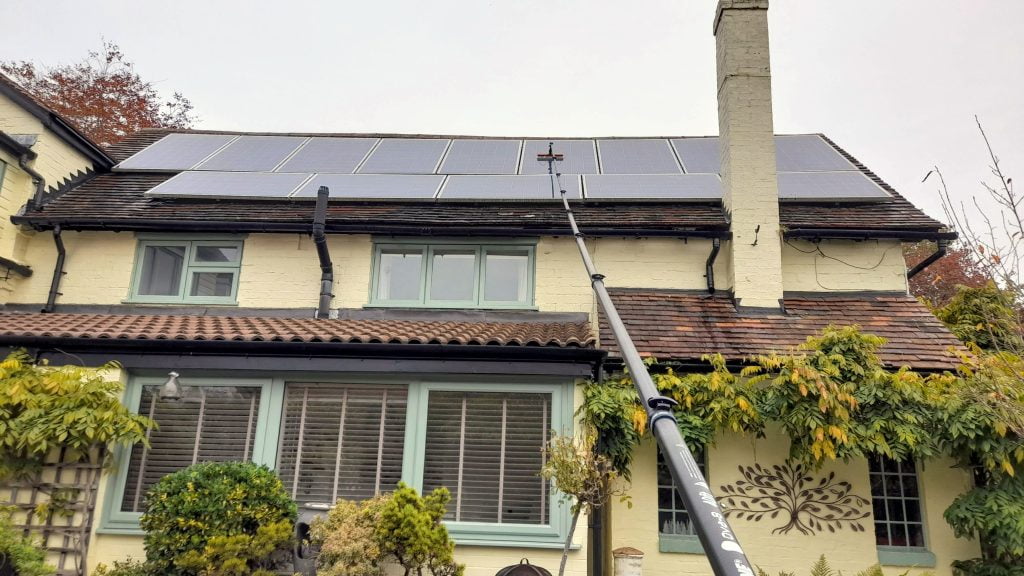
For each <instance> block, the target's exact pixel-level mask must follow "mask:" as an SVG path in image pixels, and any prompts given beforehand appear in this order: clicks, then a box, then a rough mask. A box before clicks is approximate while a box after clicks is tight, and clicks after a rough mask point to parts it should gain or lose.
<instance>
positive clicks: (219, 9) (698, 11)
mask: <svg viewBox="0 0 1024 576" xmlns="http://www.w3.org/2000/svg"><path fill="white" fill-rule="evenodd" d="M714 7H715V0H642V1H641V0H634V1H633V2H624V1H622V0H572V1H567V0H544V1H540V0H505V1H499V0H491V1H483V0H433V1H422V0H419V1H417V0H400V1H399V0H370V1H353V0H348V1H341V2H339V1H334V2H326V1H324V2H309V1H296V0H292V1H290V2H281V1H276V2H266V1H262V0H259V1H256V0H245V1H226V0H204V1H193V0H189V1H184V0H176V1H174V2H158V3H157V2H152V3H151V2H146V1H142V0H133V1H124V2H116V1H101V0H91V1H88V2H83V1H79V0H68V1H50V0H4V20H5V21H6V22H7V25H6V26H5V27H4V33H3V34H2V35H0V58H3V59H28V60H34V61H36V62H40V63H43V64H57V63H62V62H69V61H73V60H77V59H80V58H81V57H83V56H84V55H85V53H86V52H88V51H89V50H95V49H98V48H99V46H100V43H101V39H102V38H106V39H107V40H111V41H114V42H116V43H118V44H120V45H121V48H122V49H123V50H124V52H125V53H126V55H127V56H128V58H129V59H131V60H133V61H134V62H135V63H136V65H137V69H138V71H139V72H140V73H141V75H142V76H143V77H144V78H145V79H147V80H152V81H154V82H156V83H157V86H158V87H159V89H160V90H162V91H164V92H166V93H170V92H173V91H180V92H182V93H183V94H185V95H186V96H187V97H188V98H190V99H191V100H192V102H193V104H194V105H195V108H196V112H198V114H199V116H200V122H199V124H198V125H197V127H201V128H209V129H232V130H268V131H295V132H298V131H315V132H405V133H447V134H479V135H515V136H602V135H707V134H716V133H717V132H718V120H717V116H716V115H717V108H716V102H715V62H714V37H713V36H712V34H711V24H712V17H713V14H714ZM1022 22H1024V1H1021V0H985V1H982V0H970V1H965V0H899V1H893V0H857V1H855V2H850V1H847V2H840V1H827V2H823V1H817V0H772V2H771V9H770V10H769V23H770V28H771V54H772V67H773V89H774V104H775V129H776V132H780V133H800V132H823V133H825V134H827V135H829V136H830V137H832V138H833V139H834V140H835V141H836V142H837V143H838V144H839V145H840V146H843V147H844V148H846V149H847V150H848V151H849V152H850V153H852V154H853V155H854V156H856V157H857V158H859V159H860V160H861V161H863V162H864V163H865V164H867V165H868V166H869V167H870V168H872V169H873V170H874V171H876V172H877V173H878V174H879V175H881V176H882V178H884V179H885V180H887V181H888V182H889V183H890V184H892V185H893V186H894V187H896V189H897V190H899V191H901V192H902V193H903V194H905V195H906V196H908V197H909V198H910V199H911V200H912V201H914V202H915V203H916V204H918V205H919V206H921V207H923V208H925V209H926V210H927V211H928V212H929V213H930V214H932V215H935V216H941V209H940V208H939V204H938V200H937V196H936V193H935V186H934V184H933V183H932V182H931V181H929V182H928V183H925V184H922V183H921V182H920V181H921V178H922V177H923V176H924V174H925V173H926V172H927V171H928V170H929V169H930V168H931V167H932V166H934V165H938V166H939V167H940V168H941V169H942V170H943V171H944V172H945V174H946V175H947V179H948V181H949V182H950V184H951V187H952V188H953V189H954V192H955V193H957V194H959V195H960V196H962V197H964V198H967V197H969V195H970V194H972V193H975V192H977V191H979V190H980V187H979V185H978V181H979V180H980V179H982V178H985V177H986V176H987V175H988V172H987V159H986V155H985V151H984V147H983V143H982V141H981V138H980V136H979V134H978V132H977V128H976V127H975V125H974V115H975V114H977V115H978V116H979V117H980V118H981V120H982V122H983V123H984V125H985V128H986V130H987V131H988V133H989V137H990V138H991V140H992V144H993V146H994V147H995V148H996V150H997V152H998V153H999V155H1000V157H1001V159H1002V160H1003V164H1004V168H1005V169H1006V170H1007V171H1008V172H1009V173H1010V174H1011V175H1018V176H1019V175H1021V174H1022V173H1024V35H1022V34H1021V32H1020V26H1021V23H1022Z"/></svg>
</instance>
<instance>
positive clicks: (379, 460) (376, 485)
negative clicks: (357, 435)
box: [373, 388, 388, 495]
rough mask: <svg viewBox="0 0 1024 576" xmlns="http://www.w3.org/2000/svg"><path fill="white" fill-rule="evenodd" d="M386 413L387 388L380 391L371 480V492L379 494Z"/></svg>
mask: <svg viewBox="0 0 1024 576" xmlns="http://www.w3.org/2000/svg"><path fill="white" fill-rule="evenodd" d="M387 413H388V389H387V388H385V389H384V390H383V392H382V393H381V399H380V432H379V433H378V436H377V471H376V474H375V476H374V480H373V493H374V494H375V495H376V494H380V474H381V467H382V466H383V464H384V424H385V423H386V422H387Z"/></svg>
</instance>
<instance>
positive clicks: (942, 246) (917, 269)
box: [907, 240, 949, 280]
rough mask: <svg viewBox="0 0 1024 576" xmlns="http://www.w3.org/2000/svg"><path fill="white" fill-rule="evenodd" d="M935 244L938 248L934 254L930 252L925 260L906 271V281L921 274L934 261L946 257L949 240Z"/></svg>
mask: <svg viewBox="0 0 1024 576" xmlns="http://www.w3.org/2000/svg"><path fill="white" fill-rule="evenodd" d="M936 244H938V246H937V247H936V249H935V252H932V253H931V255H929V256H928V257H927V258H925V259H924V260H921V261H920V262H918V263H917V265H916V266H914V267H913V268H911V269H910V270H907V280H910V279H911V278H913V277H914V276H917V275H918V274H920V273H921V272H923V271H924V269H925V268H927V267H929V266H931V265H932V264H933V263H934V262H935V261H936V260H938V259H939V258H942V257H943V256H945V255H946V250H947V249H948V248H949V240H939V241H938V242H937V243H936Z"/></svg>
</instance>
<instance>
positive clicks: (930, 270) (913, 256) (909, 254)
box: [903, 242, 989, 308]
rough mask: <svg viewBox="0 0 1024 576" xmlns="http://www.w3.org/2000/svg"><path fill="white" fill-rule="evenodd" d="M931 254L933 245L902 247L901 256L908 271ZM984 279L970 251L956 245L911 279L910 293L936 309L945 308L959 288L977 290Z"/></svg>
mask: <svg viewBox="0 0 1024 576" xmlns="http://www.w3.org/2000/svg"><path fill="white" fill-rule="evenodd" d="M934 252H935V244H934V243H932V242H918V243H917V244H905V245H904V246H903V257H904V258H905V259H906V261H907V267H908V268H910V267H913V266H916V265H917V264H918V263H919V262H921V261H922V260H924V259H925V258H927V257H928V256H930V255H931V254H932V253H934ZM988 279H989V277H988V275H987V274H985V270H984V269H982V267H981V266H980V265H978V263H977V262H976V261H975V260H974V256H973V254H972V252H971V250H970V249H969V248H967V247H965V246H960V245H958V246H954V247H951V248H950V249H949V251H948V252H947V253H946V255H945V256H943V257H942V258H940V259H938V260H936V261H935V262H933V263H932V264H931V265H930V266H928V267H927V268H925V269H924V270H923V271H921V272H920V273H918V274H917V275H916V276H914V277H913V278H911V279H910V293H911V294H913V295H914V296H917V297H918V298H923V299H924V300H925V301H927V302H928V305H929V306H932V307H936V308H937V307H940V306H944V305H946V304H947V303H948V302H949V301H950V299H952V298H953V296H954V295H956V293H957V288H958V287H959V286H966V287H968V288H981V287H982V286H984V285H985V284H986V283H987V282H988Z"/></svg>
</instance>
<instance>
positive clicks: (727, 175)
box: [714, 0, 782, 310]
mask: <svg viewBox="0 0 1024 576" xmlns="http://www.w3.org/2000/svg"><path fill="white" fill-rule="evenodd" d="M714 34H715V43H716V52H717V58H716V60H717V68H718V134H719V142H720V145H721V153H722V189H723V192H724V202H725V209H726V211H727V212H728V213H729V217H730V222H731V224H730V228H731V230H732V242H730V245H731V252H732V254H731V256H732V266H731V267H730V268H731V269H732V286H733V291H734V295H735V298H736V303H737V305H738V306H742V307H744V308H759V309H775V310H778V309H779V308H781V301H782V236H781V226H780V224H779V190H778V182H777V179H776V175H775V138H774V136H775V131H774V128H773V125H772V79H771V67H770V65H769V58H768V0H719V1H718V7H717V9H716V10H715V24H714Z"/></svg>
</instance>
